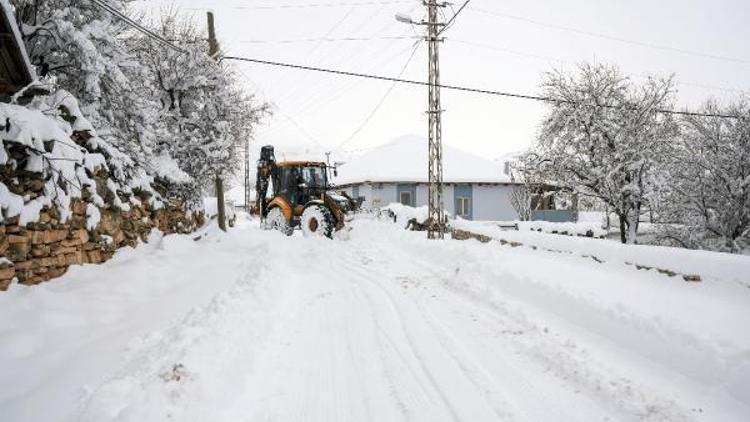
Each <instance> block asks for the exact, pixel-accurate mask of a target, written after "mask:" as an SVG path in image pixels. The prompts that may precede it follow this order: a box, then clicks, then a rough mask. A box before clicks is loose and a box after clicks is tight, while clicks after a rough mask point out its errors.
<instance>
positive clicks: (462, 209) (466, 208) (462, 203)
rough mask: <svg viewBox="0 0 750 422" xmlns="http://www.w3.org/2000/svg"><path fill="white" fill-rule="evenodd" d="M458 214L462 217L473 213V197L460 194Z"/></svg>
mask: <svg viewBox="0 0 750 422" xmlns="http://www.w3.org/2000/svg"><path fill="white" fill-rule="evenodd" d="M457 211H458V215H460V216H461V217H468V216H469V215H471V198H468V197H465V196H460V197H458V210H457Z"/></svg>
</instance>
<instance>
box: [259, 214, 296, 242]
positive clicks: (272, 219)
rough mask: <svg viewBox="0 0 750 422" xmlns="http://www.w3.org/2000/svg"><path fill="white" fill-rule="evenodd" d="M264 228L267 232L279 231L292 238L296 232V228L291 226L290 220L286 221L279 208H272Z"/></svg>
mask: <svg viewBox="0 0 750 422" xmlns="http://www.w3.org/2000/svg"><path fill="white" fill-rule="evenodd" d="M264 228H265V229H266V230H278V231H280V232H282V233H284V234H285V235H287V236H291V235H292V233H293V232H294V227H292V225H291V224H289V220H287V219H286V217H285V216H284V213H283V212H282V211H281V208H279V207H274V208H271V210H270V211H268V214H267V215H266V221H265V226H264Z"/></svg>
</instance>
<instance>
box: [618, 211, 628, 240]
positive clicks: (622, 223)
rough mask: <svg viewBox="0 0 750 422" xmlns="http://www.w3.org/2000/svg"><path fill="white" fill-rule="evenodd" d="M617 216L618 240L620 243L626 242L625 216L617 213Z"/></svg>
mask: <svg viewBox="0 0 750 422" xmlns="http://www.w3.org/2000/svg"><path fill="white" fill-rule="evenodd" d="M617 217H619V219H620V241H621V242H622V243H628V237H627V233H628V231H627V226H626V224H625V223H626V217H625V216H624V215H622V214H617Z"/></svg>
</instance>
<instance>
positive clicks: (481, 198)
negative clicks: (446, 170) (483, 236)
mask: <svg viewBox="0 0 750 422" xmlns="http://www.w3.org/2000/svg"><path fill="white" fill-rule="evenodd" d="M357 186H358V190H359V196H363V197H364V198H365V200H364V202H362V207H363V209H369V210H371V209H376V208H380V207H384V206H386V205H388V204H391V203H394V202H395V203H398V202H399V192H400V191H401V190H404V189H407V190H409V191H412V192H413V193H415V194H416V196H415V205H416V206H417V207H422V206H425V205H427V200H428V189H427V184H426V183H419V184H396V183H377V184H360V185H357ZM512 189H513V187H512V186H507V185H478V184H458V185H456V184H446V185H444V186H443V201H444V205H445V209H446V211H447V212H448V214H450V215H451V216H455V214H456V198H457V197H458V196H468V197H470V198H471V216H470V218H471V219H473V220H485V221H486V220H491V221H500V220H502V221H507V220H516V219H518V214H517V213H516V211H515V210H514V209H513V205H512V203H511V193H512ZM344 190H345V191H346V192H347V193H348V194H349V195H353V194H354V192H355V189H354V188H353V187H351V186H350V187H348V188H346V189H344Z"/></svg>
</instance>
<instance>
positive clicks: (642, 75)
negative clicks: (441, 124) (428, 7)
mask: <svg viewBox="0 0 750 422" xmlns="http://www.w3.org/2000/svg"><path fill="white" fill-rule="evenodd" d="M450 40H451V42H454V43H459V44H464V45H468V46H472V47H476V48H482V49H487V50H491V51H496V52H500V53H506V54H512V55H515V56H520V57H527V58H532V59H536V60H540V61H544V62H554V63H559V64H561V65H562V64H566V65H570V66H575V65H576V63H574V62H571V61H570V60H565V59H561V58H559V57H552V56H543V55H539V54H532V53H526V52H523V51H518V50H512V49H509V48H503V47H498V46H496V45H491V44H485V43H478V42H474V41H467V40H462V39H456V38H451V39H450ZM623 73H624V74H626V75H628V76H634V77H638V78H649V77H650V76H651V75H649V74H647V73H634V72H623ZM675 83H676V84H677V85H684V86H692V87H697V88H703V89H708V90H716V91H724V92H732V93H737V94H750V91H746V90H742V89H738V88H727V87H722V86H716V85H709V84H703V83H698V82H690V81H683V80H680V81H676V82H675Z"/></svg>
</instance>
